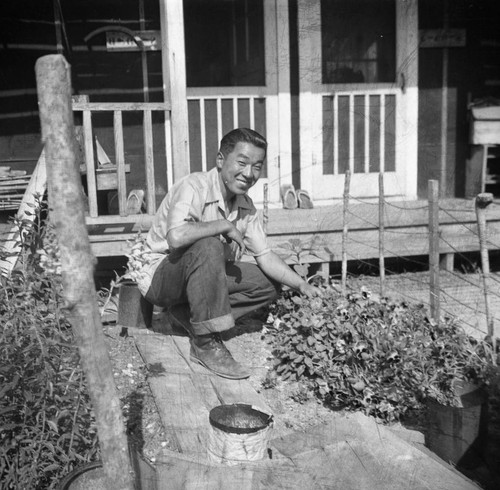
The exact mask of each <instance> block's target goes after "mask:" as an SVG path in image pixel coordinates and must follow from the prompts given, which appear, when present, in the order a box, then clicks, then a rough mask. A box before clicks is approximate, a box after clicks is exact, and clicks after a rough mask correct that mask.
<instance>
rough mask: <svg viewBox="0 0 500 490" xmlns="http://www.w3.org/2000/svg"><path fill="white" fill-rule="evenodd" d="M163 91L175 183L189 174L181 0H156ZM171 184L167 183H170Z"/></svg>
mask: <svg viewBox="0 0 500 490" xmlns="http://www.w3.org/2000/svg"><path fill="white" fill-rule="evenodd" d="M159 2H160V23H161V48H162V72H163V93H164V98H165V101H166V102H170V104H171V108H172V109H171V124H172V131H171V133H172V135H171V136H172V164H173V179H174V182H176V181H177V180H179V179H180V178H181V177H184V176H186V175H188V174H189V127H188V111H187V98H186V53H185V48H184V13H183V7H182V0H159ZM171 184H172V183H171V182H169V185H171Z"/></svg>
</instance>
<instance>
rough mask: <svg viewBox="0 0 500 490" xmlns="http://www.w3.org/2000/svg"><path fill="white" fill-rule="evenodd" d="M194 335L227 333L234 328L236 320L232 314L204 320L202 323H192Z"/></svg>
mask: <svg viewBox="0 0 500 490" xmlns="http://www.w3.org/2000/svg"><path fill="white" fill-rule="evenodd" d="M191 327H192V329H193V333H194V335H208V334H211V333H216V332H225V331H226V330H229V329H230V328H233V327H234V318H233V315H232V314H231V313H228V314H227V315H223V316H219V317H217V318H211V319H210V320H203V321H202V322H193V321H192V322H191Z"/></svg>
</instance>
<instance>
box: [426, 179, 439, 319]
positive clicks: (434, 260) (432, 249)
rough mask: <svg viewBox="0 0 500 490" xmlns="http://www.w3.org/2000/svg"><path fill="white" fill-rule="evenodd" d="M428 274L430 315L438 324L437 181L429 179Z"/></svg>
mask: <svg viewBox="0 0 500 490" xmlns="http://www.w3.org/2000/svg"><path fill="white" fill-rule="evenodd" d="M428 199H429V274H430V304H431V317H432V319H433V320H434V321H435V322H436V324H438V325H439V314H440V312H439V308H440V305H439V182H438V181H437V180H429V188H428Z"/></svg>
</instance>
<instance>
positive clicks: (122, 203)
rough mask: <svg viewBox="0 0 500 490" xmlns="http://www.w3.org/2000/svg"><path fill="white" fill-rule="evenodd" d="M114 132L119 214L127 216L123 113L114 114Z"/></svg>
mask: <svg viewBox="0 0 500 490" xmlns="http://www.w3.org/2000/svg"><path fill="white" fill-rule="evenodd" d="M113 130H114V139H115V155H116V174H117V182H118V212H119V213H120V216H126V215H127V183H126V179H125V150H124V143H123V119H122V111H114V112H113Z"/></svg>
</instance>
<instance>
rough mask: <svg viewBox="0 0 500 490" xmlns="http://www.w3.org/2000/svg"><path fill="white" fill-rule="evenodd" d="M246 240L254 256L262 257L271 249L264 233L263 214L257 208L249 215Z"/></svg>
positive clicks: (249, 250) (248, 248)
mask: <svg viewBox="0 0 500 490" xmlns="http://www.w3.org/2000/svg"><path fill="white" fill-rule="evenodd" d="M244 242H245V246H246V248H247V250H248V252H249V253H250V254H251V255H253V256H254V257H260V256H261V255H264V254H266V253H269V252H270V251H271V248H270V247H269V245H268V243H267V238H266V234H265V233H264V226H263V223H262V215H261V213H260V212H259V211H257V210H256V209H253V210H252V212H251V214H250V216H249V220H248V225H247V229H246V232H245V237H244Z"/></svg>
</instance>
